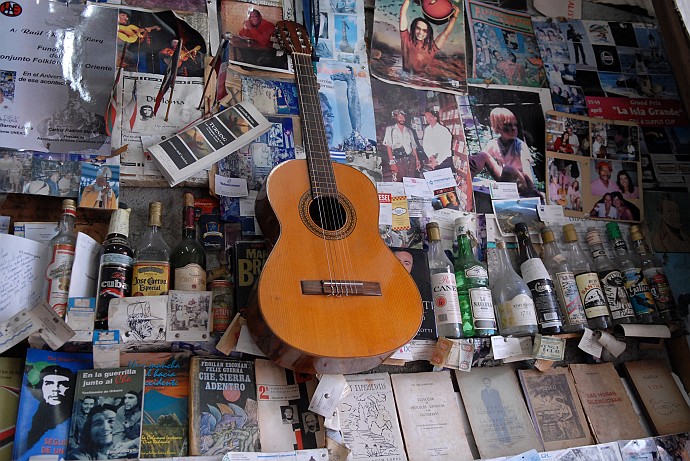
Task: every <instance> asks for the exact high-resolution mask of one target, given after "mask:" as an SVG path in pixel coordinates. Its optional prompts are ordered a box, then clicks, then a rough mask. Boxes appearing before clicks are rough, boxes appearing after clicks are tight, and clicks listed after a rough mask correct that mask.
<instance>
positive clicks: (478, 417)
mask: <svg viewBox="0 0 690 461" xmlns="http://www.w3.org/2000/svg"><path fill="white" fill-rule="evenodd" d="M455 377H456V378H457V380H458V387H459V389H460V395H461V396H462V401H463V403H464V405H465V410H466V411H467V417H468V418H469V420H470V425H471V427H472V433H473V434H474V439H475V442H476V444H477V449H478V450H479V455H480V456H481V457H482V458H497V457H500V456H511V455H517V454H519V453H523V452H525V451H527V450H530V449H532V448H537V449H538V450H540V451H541V450H542V444H541V442H540V441H539V437H538V436H537V433H536V431H535V430H534V426H533V425H532V421H531V420H530V416H529V412H528V411H527V406H526V405H525V401H524V400H523V398H522V393H521V392H520V385H519V384H518V381H517V378H516V377H515V371H513V369H512V368H511V367H509V366H501V367H477V368H473V369H472V371H471V372H470V373H465V372H458V371H456V373H455Z"/></svg>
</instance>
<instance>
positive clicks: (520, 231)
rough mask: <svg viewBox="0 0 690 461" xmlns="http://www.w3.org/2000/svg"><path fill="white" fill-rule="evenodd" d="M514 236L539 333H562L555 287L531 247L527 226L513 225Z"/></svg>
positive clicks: (522, 224) (521, 271) (521, 270)
mask: <svg viewBox="0 0 690 461" xmlns="http://www.w3.org/2000/svg"><path fill="white" fill-rule="evenodd" d="M515 235H516V236H517V240H518V264H520V273H521V274H522V278H523V279H524V280H525V282H526V283H527V286H528V287H529V289H530V290H531V291H532V299H534V307H535V308H536V311H537V322H538V323H539V332H540V333H541V334H544V335H555V334H559V333H563V322H562V320H561V313H560V309H559V308H558V298H557V295H556V287H555V286H554V283H553V280H551V276H550V275H549V273H548V272H547V271H546V267H545V266H544V262H543V261H542V260H541V259H539V255H538V254H537V251H536V250H535V249H534V246H533V245H532V240H531V239H530V236H529V228H528V227H527V224H525V223H522V222H520V223H517V224H515Z"/></svg>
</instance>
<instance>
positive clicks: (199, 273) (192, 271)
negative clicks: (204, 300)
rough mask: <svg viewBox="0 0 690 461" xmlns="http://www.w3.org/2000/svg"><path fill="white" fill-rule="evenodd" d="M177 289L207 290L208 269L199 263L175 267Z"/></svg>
mask: <svg viewBox="0 0 690 461" xmlns="http://www.w3.org/2000/svg"><path fill="white" fill-rule="evenodd" d="M174 286H175V289H176V290H183V291H204V290H206V271H205V270H204V268H203V267H201V266H200V265H198V264H193V263H192V264H187V265H186V266H184V267H178V268H177V269H175V284H174Z"/></svg>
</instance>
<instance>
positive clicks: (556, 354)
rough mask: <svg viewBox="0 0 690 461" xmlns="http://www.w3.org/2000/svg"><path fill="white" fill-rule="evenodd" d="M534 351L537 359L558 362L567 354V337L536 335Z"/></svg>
mask: <svg viewBox="0 0 690 461" xmlns="http://www.w3.org/2000/svg"><path fill="white" fill-rule="evenodd" d="M532 351H533V354H534V357H535V358H536V359H543V360H551V361H554V362H558V361H560V360H563V357H564V354H565V339H563V338H556V337H555V336H542V335H536V336H535V337H534V347H533V349H532Z"/></svg>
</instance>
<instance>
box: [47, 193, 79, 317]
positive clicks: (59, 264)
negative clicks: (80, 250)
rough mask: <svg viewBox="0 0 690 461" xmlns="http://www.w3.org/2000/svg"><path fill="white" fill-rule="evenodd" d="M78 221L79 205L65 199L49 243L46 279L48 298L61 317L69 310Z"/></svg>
mask: <svg viewBox="0 0 690 461" xmlns="http://www.w3.org/2000/svg"><path fill="white" fill-rule="evenodd" d="M76 221H77V207H76V204H75V203H74V200H71V199H65V200H63V201H62V217H61V218H60V222H59V223H58V233H57V235H56V236H55V237H53V238H52V239H51V240H50V242H49V243H48V248H50V257H51V259H50V262H49V263H48V267H47V268H46V279H48V283H47V285H46V289H47V294H46V300H47V301H48V304H50V307H52V308H53V309H54V310H55V312H57V313H58V314H59V315H60V316H61V317H64V316H65V312H66V311H67V297H68V292H69V284H70V279H71V277H72V264H73V263H74V249H75V247H76V244H77V236H76V235H75V232H74V224H75V223H76Z"/></svg>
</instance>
